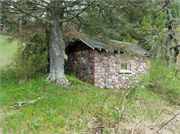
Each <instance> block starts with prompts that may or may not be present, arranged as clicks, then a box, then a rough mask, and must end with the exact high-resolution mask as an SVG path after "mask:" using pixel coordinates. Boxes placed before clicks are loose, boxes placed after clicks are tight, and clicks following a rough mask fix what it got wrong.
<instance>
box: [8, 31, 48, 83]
mask: <svg viewBox="0 0 180 134" xmlns="http://www.w3.org/2000/svg"><path fill="white" fill-rule="evenodd" d="M19 46H20V47H19V48H18V50H17V53H16V54H15V55H14V56H13V58H12V63H11V64H10V65H9V69H11V70H13V71H14V72H15V75H16V77H17V78H19V79H25V80H26V81H27V80H28V79H30V78H34V77H35V76H36V75H37V73H46V72H48V69H49V63H48V48H47V46H46V44H45V38H44V37H43V36H42V35H37V34H36V35H35V36H33V38H32V40H31V41H30V43H28V44H26V45H24V44H23V43H22V44H20V45H19Z"/></svg>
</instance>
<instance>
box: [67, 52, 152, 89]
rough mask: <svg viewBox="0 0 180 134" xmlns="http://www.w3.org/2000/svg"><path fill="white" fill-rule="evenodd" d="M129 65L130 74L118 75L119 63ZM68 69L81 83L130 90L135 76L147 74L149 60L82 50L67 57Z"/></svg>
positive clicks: (141, 57) (135, 79)
mask: <svg viewBox="0 0 180 134" xmlns="http://www.w3.org/2000/svg"><path fill="white" fill-rule="evenodd" d="M127 62H128V63H130V71H131V73H130V74H126V73H120V71H121V70H122V69H121V63H127ZM67 65H68V69H69V70H70V71H71V72H73V74H75V75H77V76H79V78H80V79H81V80H83V81H86V82H88V83H90V84H93V85H95V86H97V87H100V88H116V89H122V88H130V87H131V86H132V85H131V84H132V83H136V82H138V80H137V76H138V75H140V74H143V73H148V72H149V70H148V68H149V66H148V65H149V58H148V57H145V56H144V57H143V56H127V55H125V54H118V53H113V54H112V53H111V54H110V53H107V52H105V51H98V50H92V49H89V50H83V51H78V52H73V53H71V54H70V55H68V64H67Z"/></svg>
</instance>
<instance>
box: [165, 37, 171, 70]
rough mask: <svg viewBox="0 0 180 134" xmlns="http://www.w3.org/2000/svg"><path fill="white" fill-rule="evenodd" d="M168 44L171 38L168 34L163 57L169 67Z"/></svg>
mask: <svg viewBox="0 0 180 134" xmlns="http://www.w3.org/2000/svg"><path fill="white" fill-rule="evenodd" d="M170 45H171V38H170V37H169V36H168V37H167V41H166V50H165V58H166V62H167V67H168V68H171V64H170V50H169V49H170Z"/></svg>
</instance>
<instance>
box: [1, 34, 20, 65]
mask: <svg viewBox="0 0 180 134" xmlns="http://www.w3.org/2000/svg"><path fill="white" fill-rule="evenodd" d="M8 38H9V36H8V35H0V68H1V67H2V66H4V65H5V64H7V63H9V62H10V59H11V57H12V56H13V54H14V52H15V51H16V49H17V43H16V41H13V42H11V43H9V42H8Z"/></svg>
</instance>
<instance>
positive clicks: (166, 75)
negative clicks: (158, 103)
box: [143, 59, 180, 103]
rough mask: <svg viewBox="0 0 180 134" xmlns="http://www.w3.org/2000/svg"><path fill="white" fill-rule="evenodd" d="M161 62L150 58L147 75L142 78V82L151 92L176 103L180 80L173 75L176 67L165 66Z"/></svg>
mask: <svg viewBox="0 0 180 134" xmlns="http://www.w3.org/2000/svg"><path fill="white" fill-rule="evenodd" d="M161 62H162V61H161ZM161 62H158V61H157V60H154V59H153V60H151V65H150V69H149V75H147V76H145V77H144V78H143V84H144V85H145V86H146V87H147V88H148V89H150V90H152V91H153V92H155V93H159V94H161V95H162V96H163V97H165V98H168V100H169V101H170V102H173V103H177V102H178V100H179V97H180V96H179V92H180V91H179V90H180V81H179V79H178V77H177V76H175V73H176V69H175V67H171V68H167V67H166V66H164V65H163V64H161ZM162 63H163V62H162Z"/></svg>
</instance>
